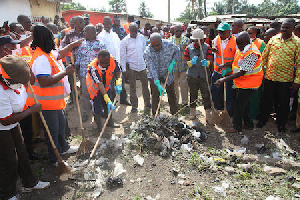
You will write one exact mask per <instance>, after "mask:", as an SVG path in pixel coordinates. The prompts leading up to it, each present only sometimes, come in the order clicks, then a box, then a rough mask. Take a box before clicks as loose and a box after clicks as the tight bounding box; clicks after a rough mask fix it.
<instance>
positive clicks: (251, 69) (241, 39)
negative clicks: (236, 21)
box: [214, 32, 264, 133]
mask: <svg viewBox="0 0 300 200" xmlns="http://www.w3.org/2000/svg"><path fill="white" fill-rule="evenodd" d="M236 43H237V46H238V49H239V50H238V51H237V54H236V56H235V58H234V61H233V64H232V69H233V72H234V74H232V75H230V76H226V77H224V78H221V79H219V80H217V81H216V82H215V83H214V85H216V86H217V87H219V86H220V85H222V84H223V83H224V82H225V81H229V80H233V83H234V86H235V87H236V88H237V97H236V100H235V104H234V114H233V127H232V128H231V129H229V130H228V132H230V133H235V132H240V131H242V128H246V129H253V127H254V125H253V121H252V119H251V117H250V104H249V101H250V98H251V96H252V94H253V93H254V92H255V90H256V89H258V88H259V87H260V86H261V84H262V80H263V76H264V73H263V70H262V66H261V61H262V59H261V53H260V51H259V50H258V49H257V47H256V46H255V45H254V44H253V43H252V44H251V42H250V36H249V34H248V33H247V32H241V33H240V34H239V35H238V37H237V40H236ZM243 122H244V124H243Z"/></svg>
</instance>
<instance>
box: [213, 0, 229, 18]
mask: <svg viewBox="0 0 300 200" xmlns="http://www.w3.org/2000/svg"><path fill="white" fill-rule="evenodd" d="M214 6H215V7H213V8H212V10H213V12H214V13H218V15H224V14H225V13H226V8H225V4H224V3H222V2H216V3H214Z"/></svg>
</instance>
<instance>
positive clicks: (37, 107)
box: [0, 104, 42, 126]
mask: <svg viewBox="0 0 300 200" xmlns="http://www.w3.org/2000/svg"><path fill="white" fill-rule="evenodd" d="M41 111H42V104H33V105H32V106H31V107H30V108H28V109H26V110H24V111H23V112H20V113H13V115H12V116H11V117H10V118H8V119H5V120H0V123H1V124H2V125H3V126H8V125H10V124H14V123H16V122H19V121H21V120H22V119H24V118H25V117H27V116H28V115H30V114H32V113H36V112H41Z"/></svg>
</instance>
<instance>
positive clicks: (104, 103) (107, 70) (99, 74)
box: [86, 50, 122, 137]
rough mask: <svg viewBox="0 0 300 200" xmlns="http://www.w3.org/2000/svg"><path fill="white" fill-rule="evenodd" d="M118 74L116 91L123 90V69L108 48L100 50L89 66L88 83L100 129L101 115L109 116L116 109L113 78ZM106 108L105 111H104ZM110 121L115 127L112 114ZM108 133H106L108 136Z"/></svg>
mask: <svg viewBox="0 0 300 200" xmlns="http://www.w3.org/2000/svg"><path fill="white" fill-rule="evenodd" d="M114 74H116V77H117V78H116V79H117V80H116V93H118V94H120V93H121V91H122V78H121V70H120V68H119V65H118V63H117V62H116V61H115V59H114V57H113V56H112V55H111V54H110V53H109V52H108V51H107V50H100V51H99V53H98V58H96V59H94V60H93V61H92V62H91V63H90V64H89V66H88V73H87V75H86V85H87V89H88V92H89V94H90V98H91V99H92V101H93V112H94V119H95V122H96V125H97V129H98V131H101V129H102V124H101V116H103V115H104V117H107V116H106V115H107V114H109V112H110V111H111V110H114V109H115V108H114V106H113V103H112V102H111V100H110V98H112V92H111V91H112V88H111V84H112V78H113V76H114ZM103 110H104V113H103ZM108 123H109V124H110V125H111V126H112V127H113V125H112V124H113V123H114V122H113V120H112V116H111V117H110V119H109V121H108ZM107 136H108V135H106V137H107Z"/></svg>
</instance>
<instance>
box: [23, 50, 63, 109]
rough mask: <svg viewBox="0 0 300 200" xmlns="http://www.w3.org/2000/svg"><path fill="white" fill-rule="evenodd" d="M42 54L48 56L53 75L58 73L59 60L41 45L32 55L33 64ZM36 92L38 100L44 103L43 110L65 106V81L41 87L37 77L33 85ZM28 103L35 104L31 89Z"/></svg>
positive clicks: (29, 104)
mask: <svg viewBox="0 0 300 200" xmlns="http://www.w3.org/2000/svg"><path fill="white" fill-rule="evenodd" d="M41 55H45V56H46V57H47V58H48V61H49V63H50V66H51V75H54V74H57V73H59V72H60V69H59V67H58V66H57V65H59V62H57V61H56V59H55V58H54V56H53V55H52V54H51V53H50V54H47V53H45V52H43V50H42V49H41V48H39V47H36V49H35V51H34V53H33V55H32V62H31V63H32V64H33V62H34V60H35V59H36V58H38V57H39V56H41ZM32 88H33V90H34V93H35V95H36V97H37V99H38V102H39V103H41V104H42V109H43V110H62V109H64V108H65V100H64V93H65V91H64V84H63V81H62V80H60V81H59V82H57V83H56V84H54V85H51V86H47V87H41V85H40V84H39V82H38V79H37V78H35V83H34V84H33V85H32ZM27 93H28V98H27V102H26V103H27V105H28V106H32V105H33V104H35V102H34V99H33V96H32V94H31V91H28V92H27Z"/></svg>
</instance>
